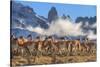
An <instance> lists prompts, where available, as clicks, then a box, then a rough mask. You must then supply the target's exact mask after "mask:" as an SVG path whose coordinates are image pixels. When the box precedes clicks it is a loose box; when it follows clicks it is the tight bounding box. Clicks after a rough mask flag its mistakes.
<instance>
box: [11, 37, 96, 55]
mask: <svg viewBox="0 0 100 67" xmlns="http://www.w3.org/2000/svg"><path fill="white" fill-rule="evenodd" d="M10 40H11V54H12V56H14V55H22V56H25V55H31V56H32V55H50V54H52V55H56V54H59V55H60V54H66V55H71V54H80V53H82V52H87V53H88V52H91V51H92V47H93V46H95V48H96V44H95V43H94V42H90V41H89V40H88V39H86V40H85V41H84V42H81V41H80V40H65V39H55V38H54V37H53V36H49V37H46V38H45V39H44V40H43V39H41V38H40V37H39V36H38V37H36V38H35V39H32V35H28V36H27V38H24V37H23V36H20V37H19V38H15V37H14V36H13V35H11V39H10Z"/></svg>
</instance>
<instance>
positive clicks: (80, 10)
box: [17, 1, 96, 21]
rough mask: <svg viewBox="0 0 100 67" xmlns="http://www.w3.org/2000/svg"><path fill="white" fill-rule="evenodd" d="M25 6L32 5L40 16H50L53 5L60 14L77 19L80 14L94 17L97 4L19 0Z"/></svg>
mask: <svg viewBox="0 0 100 67" xmlns="http://www.w3.org/2000/svg"><path fill="white" fill-rule="evenodd" d="M17 2H18V3H22V4H23V5H25V6H30V7H31V8H33V10H34V11H35V12H36V13H37V14H38V15H40V16H44V17H46V18H47V17H48V12H49V10H50V9H51V7H53V6H54V7H56V10H57V12H58V15H59V16H62V15H63V14H65V15H70V17H71V19H72V20H73V21H75V19H76V18H77V17H79V16H82V17H85V16H88V17H91V16H92V17H93V16H96V6H95V5H79V4H77V5H76V4H61V3H46V2H30V1H17Z"/></svg>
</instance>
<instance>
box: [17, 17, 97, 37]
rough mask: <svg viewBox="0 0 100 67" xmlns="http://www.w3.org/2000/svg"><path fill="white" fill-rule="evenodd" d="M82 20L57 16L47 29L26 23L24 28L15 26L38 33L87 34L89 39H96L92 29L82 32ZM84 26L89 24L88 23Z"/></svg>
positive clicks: (48, 34) (59, 34)
mask: <svg viewBox="0 0 100 67" xmlns="http://www.w3.org/2000/svg"><path fill="white" fill-rule="evenodd" d="M81 26H82V22H79V23H74V22H71V21H69V20H68V19H61V18H59V19H58V20H56V21H52V23H51V24H50V25H49V28H48V29H43V28H41V27H40V26H37V27H32V26H31V25H28V26H27V27H26V28H21V27H17V28H20V29H26V30H29V31H32V32H36V33H38V34H40V35H47V36H50V35H58V36H84V35H87V37H88V38H89V39H96V34H94V33H93V31H92V30H89V31H88V32H83V29H82V27H81ZM85 26H90V25H89V24H88V23H87V24H85ZM91 27H92V28H94V27H96V23H94V24H92V25H91Z"/></svg>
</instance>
